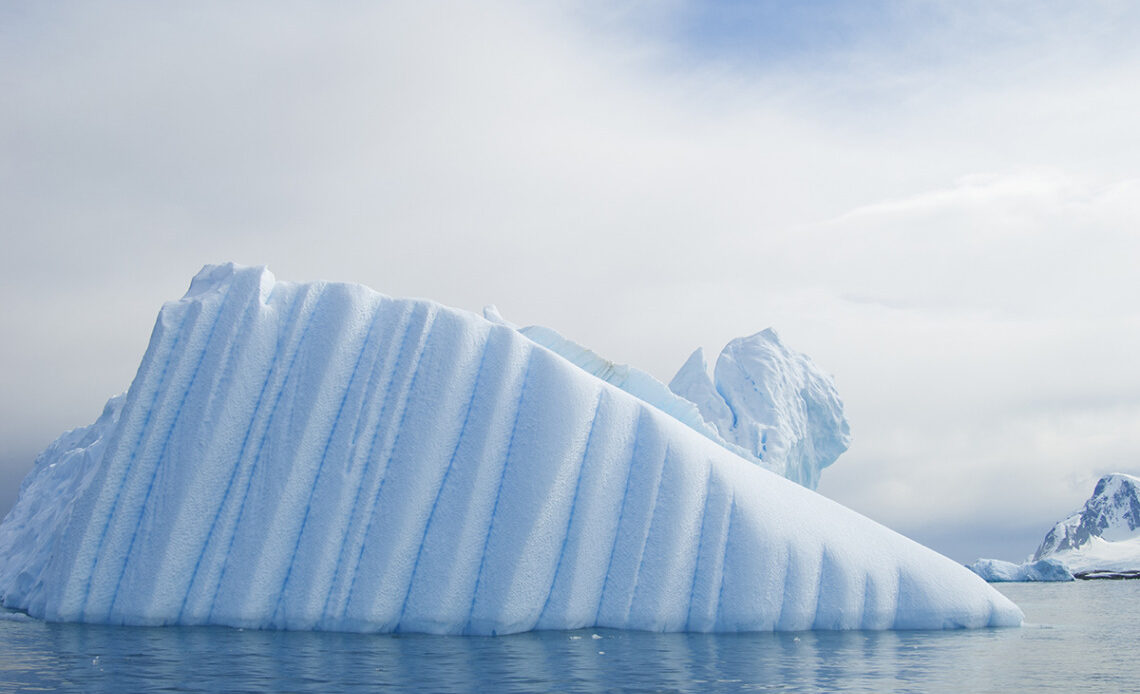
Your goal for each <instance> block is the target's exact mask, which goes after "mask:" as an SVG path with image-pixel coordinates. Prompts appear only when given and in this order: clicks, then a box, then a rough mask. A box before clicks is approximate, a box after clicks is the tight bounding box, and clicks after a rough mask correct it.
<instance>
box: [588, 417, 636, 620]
mask: <svg viewBox="0 0 1140 694" xmlns="http://www.w3.org/2000/svg"><path fill="white" fill-rule="evenodd" d="M637 414H638V417H637V430H636V433H635V434H634V435H633V450H632V451H631V453H630V456H629V460H627V461H626V464H625V487H624V491H623V492H622V495H621V506H620V510H619V511H618V521H617V526H616V528H615V531H614V539H613V543H612V544H611V545H610V554H609V559H608V560H607V561H606V577H605V579H604V580H603V581H602V592H601V595H600V596H599V597H598V609H597V611H596V612H595V614H594V624H598V625H601V624H603V622H602V608H603V606H604V605H605V603H606V596H607V595H609V588H610V576H611V575H612V573H613V568H614V557H616V556H617V546H618V541H619V540H620V539H621V528H622V523H623V521H624V520H625V507H626V502H627V501H628V500H629V490H630V482H631V481H632V480H633V472H634V467H635V465H636V463H637V456H638V453H639V452H640V450H641V446H642V444H643V441H644V439H643V437H642V433H641V432H642V431H643V425H644V423H645V421H646V419H647V418H648V417H649V413H648V411H646V410H645V409H643V408H638V413H637ZM645 438H648V436H646V437H645Z"/></svg>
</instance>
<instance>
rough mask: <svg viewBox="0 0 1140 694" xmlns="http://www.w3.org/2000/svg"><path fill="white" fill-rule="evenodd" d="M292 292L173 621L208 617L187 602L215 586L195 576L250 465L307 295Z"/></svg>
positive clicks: (217, 568) (217, 566)
mask: <svg viewBox="0 0 1140 694" xmlns="http://www.w3.org/2000/svg"><path fill="white" fill-rule="evenodd" d="M293 293H294V294H295V296H294V297H293V300H292V301H291V302H290V305H289V320H288V321H286V322H285V323H284V324H282V323H280V322H278V325H277V332H278V337H277V343H276V346H275V348H274V350H273V354H272V355H271V357H270V358H271V367H270V372H269V374H268V375H267V376H266V377H265V378H264V379H263V381H262V384H261V389H260V391H259V392H258V395H257V400H256V402H255V404H254V407H253V410H252V412H251V415H250V419H249V422H248V423H247V425H246V428H245V432H244V433H243V434H242V442H241V446H240V447H239V449H238V451H239V452H238V455H237V459H236V460H235V461H234V463H233V465H232V469H231V471H230V475H229V478H228V480H227V482H226V487H225V491H224V492H223V494H222V498H221V501H220V503H219V504H218V506H217V509H216V510H215V512H214V517H213V519H212V520H211V522H210V529H209V531H208V532H207V533H206V537H205V539H204V541H203V542H202V546H201V549H200V550H199V552H198V559H197V560H196V561H195V562H194V568H193V570H192V571H191V573H190V580H189V581H188V582H187V584H186V594H185V595H184V596H183V598H182V602H181V605H180V606H179V609H178V616H177V618H176V620H175V621H176V622H182V621H183V620H184V618H186V617H190V615H188V614H187V608H188V607H190V608H191V614H193V616H192V617H190V621H191V622H196V621H198V620H199V619H203V618H208V612H203V613H202V614H200V615H199V613H198V610H195V609H194V606H192V605H191V604H190V603H191V599H192V596H193V595H194V594H195V590H194V589H195V587H196V586H197V587H198V589H199V590H198V594H199V595H200V596H201V602H202V603H203V605H202V606H203V608H204V607H205V604H204V603H205V600H206V599H207V598H208V597H209V593H207V592H206V585H209V586H214V587H215V590H216V586H217V582H218V580H220V579H218V578H217V577H214V576H212V575H211V576H209V577H208V578H207V579H205V580H204V581H202V582H199V581H198V576H199V575H200V572H201V571H202V569H203V563H204V562H207V559H208V557H210V554H211V553H210V548H211V543H212V542H214V541H215V537H217V536H216V535H215V533H216V532H217V530H218V527H219V523H223V524H226V525H229V524H228V523H226V522H225V521H224V520H223V514H224V513H225V512H226V506H227V504H229V505H231V506H232V505H233V503H234V502H232V501H231V499H232V498H233V497H232V496H231V495H232V494H233V491H234V489H235V483H238V479H239V477H241V476H242V475H243V474H244V469H245V468H246V467H248V465H249V464H252V463H249V464H247V463H246V461H247V460H248V458H247V453H248V447H249V444H250V441H251V440H252V437H253V436H254V428H255V426H256V425H257V422H258V418H259V415H260V413H261V412H262V404H263V403H264V402H265V396H266V393H267V391H268V390H269V385H270V383H272V382H273V381H275V380H276V377H277V376H278V373H279V368H278V365H279V363H280V360H279V359H278V356H279V355H280V354H281V348H282V344H283V343H284V341H285V339H286V335H288V334H289V331H288V328H289V327H291V326H294V325H295V322H296V320H295V319H296V317H297V315H298V314H299V312H300V311H301V309H302V306H303V304H304V302H305V298H306V295H307V294H308V292H307V291H295V292H293ZM273 295H277V292H276V287H274V292H273ZM278 321H279V319H278ZM230 513H233V511H231V512H230ZM223 534H228V531H223ZM217 542H218V543H221V544H224V545H226V546H229V545H230V542H229V541H228V540H225V539H220V540H218V541H217ZM214 546H215V548H216V547H217V545H216V544H215V545H214ZM215 553H216V549H215ZM222 561H224V555H223V556H222V557H220V558H219V560H218V561H215V562H213V563H212V564H208V565H207V566H206V570H207V573H208V574H214V573H220V572H221V569H222ZM203 584H205V585H203Z"/></svg>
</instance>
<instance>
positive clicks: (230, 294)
mask: <svg viewBox="0 0 1140 694" xmlns="http://www.w3.org/2000/svg"><path fill="white" fill-rule="evenodd" d="M235 295H236V296H235ZM241 298H242V296H241V295H240V294H239V293H238V292H236V291H234V289H233V287H232V286H231V287H230V288H229V289H228V290H227V291H226V292H225V293H224V294H223V295H222V297H221V299H220V301H219V302H218V303H219V304H220V305H219V306H218V308H217V313H216V315H215V316H214V318H213V320H212V321H211V322H210V327H209V330H208V331H207V334H206V337H205V339H204V340H203V341H202V343H201V346H200V347H198V346H195V348H196V349H198V350H200V351H199V352H198V354H197V355H196V356H197V360H196V361H195V363H194V366H193V368H192V369H191V371H190V374H189V378H188V379H187V380H186V383H185V386H183V387H182V388H181V390H182V395H181V397H180V398H179V399H178V405H177V406H176V407H175V410H174V414H173V416H172V417H171V418H170V426H169V427H168V428H167V429H166V435H165V436H164V437H163V440H162V444H161V445H160V446H159V450H158V453H157V454H156V455H155V457H154V462H153V465H152V466H151V468H152V469H151V471H150V478H149V480H147V483H146V490H145V492H144V493H143V496H142V500H141V501H140V502H139V504H138V513H137V514H131V515H135V523H134V529H133V530H132V531H131V536H130V540H129V541H128V542H127V549H126V552H125V554H124V560H123V562H122V565H121V568H120V569H119V575H118V576H117V577H116V579H115V588H114V590H113V592H112V594H111V599H110V600H109V601H108V604H107V615H108V619H110V617H111V615H112V614H113V612H114V610H115V605H116V602H117V600H118V597H119V590H120V587H121V586H122V583H123V576H124V574H126V571H127V565H128V564H129V563H130V558H131V551H132V550H133V549H134V546H135V541H136V539H137V538H138V535H139V530H140V528H141V527H142V525H143V517H144V513H145V512H146V510H147V503H148V502H149V501H150V499H151V493H152V491H153V490H154V486H155V480H156V479H157V478H158V474H159V471H160V470H161V469H162V468H163V466H164V463H165V462H166V455H167V449H168V447H169V445H170V440H171V438H172V437H173V435H174V431H175V429H176V428H177V426H178V424H179V421H180V415H181V414H182V410H183V408H184V407H185V406H186V401H187V399H188V398H189V396H190V391H191V390H192V389H193V388H194V386H195V384H196V383H197V382H198V374H199V372H200V371H201V369H202V362H203V361H205V359H206V356H207V354H209V353H210V346H211V345H212V344H213V343H214V334H215V333H216V331H217V328H218V324H219V322H220V321H221V319H222V317H223V316H225V315H226V309H227V306H228V305H229V304H230V302H231V301H232V300H237V301H238V302H239V306H240V300H241ZM191 330H192V331H193V326H192V328H191ZM186 337H187V338H189V339H192V338H193V337H194V335H193V334H191V335H188V336H186ZM229 343H231V340H226V341H225V343H224V344H229ZM223 346H224V345H223ZM189 349H190V348H189V347H188V348H187V354H186V356H187V357H192V356H194V355H193V353H192V352H190V351H189ZM207 385H208V384H207ZM172 397H177V396H176V395H172ZM128 474H129V472H128ZM140 474H142V473H140ZM126 476H127V475H124V480H125V478H126ZM122 513H123V515H126V510H125V509H124V510H123V511H122ZM144 570H151V571H153V570H154V568H153V567H148V569H144Z"/></svg>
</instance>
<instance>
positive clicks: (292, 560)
mask: <svg viewBox="0 0 1140 694" xmlns="http://www.w3.org/2000/svg"><path fill="white" fill-rule="evenodd" d="M371 314H372V316H371V319H370V320H369V321H368V327H367V328H366V329H365V330H364V331H363V336H362V339H361V341H360V348H359V350H358V351H357V355H356V360H355V362H354V364H353V367H352V373H351V374H350V375H349V377H348V381H347V383H346V385H345V388H344V393H343V394H342V395H341V398H340V404H339V405H338V406H337V409H336V415H335V416H334V418H333V424H332V426H331V427H330V428H329V434H328V437H327V438H326V439H325V445H324V449H323V450H322V452H321V458H320V462H319V463H317V469H316V471H315V472H314V474H313V482H312V484H311V485H309V494H308V498H307V499H306V501H305V510H304V512H303V513H302V514H301V524H300V527H299V528H298V530H297V539H296V541H295V542H294V543H293V551H292V552H291V553H290V554H289V557H288V566H287V567H286V569H285V576H284V578H283V579H282V581H281V587H280V588H279V589H278V590H277V604H276V606H275V607H274V608H273V619H274V621H276V620H277V618H278V615H280V613H281V606H282V603H283V601H284V599H285V593H286V589H287V587H288V586H289V579H290V578H291V577H292V575H293V568H294V566H296V562H297V556H298V555H299V554H300V548H301V540H302V538H303V537H304V536H305V530H306V527H307V526H308V522H309V514H310V513H311V511H312V509H313V497H314V495H316V492H317V482H318V480H319V479H320V477H321V473H322V472H323V471H324V468H325V463H326V461H328V457H329V448H330V447H331V446H332V441H333V437H334V436H336V434H337V431H338V429H339V428H340V427H341V416H342V415H343V414H344V406H345V403H346V402H348V396H349V393H351V392H352V386H353V384H354V383H356V380H357V374H358V373H359V372H360V365H361V363H362V362H363V360H364V355H365V353H366V352H367V349H368V345H369V340H370V339H371V337H372V333H373V331H374V330H375V329H376V322H377V320H378V319H379V317H380V306H379V302H377V304H376V305H374V306H372V307H371Z"/></svg>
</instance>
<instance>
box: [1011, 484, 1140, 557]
mask: <svg viewBox="0 0 1140 694" xmlns="http://www.w3.org/2000/svg"><path fill="white" fill-rule="evenodd" d="M1046 557H1054V558H1057V559H1060V560H1062V561H1064V562H1065V563H1067V564H1068V565H1069V567H1070V568H1072V569H1073V570H1074V571H1078V572H1079V571H1091V570H1098V569H1099V570H1140V478H1136V477H1133V476H1132V475H1125V474H1122V473H1113V474H1110V475H1105V476H1104V477H1102V478H1100V480H1099V481H1097V483H1096V488H1095V489H1094V490H1093V495H1092V497H1090V498H1089V500H1088V501H1086V502H1085V505H1084V507H1083V508H1082V509H1081V510H1080V511H1077V512H1076V513H1074V514H1072V515H1071V516H1069V517H1068V518H1066V519H1065V520H1063V521H1061V522H1060V523H1057V524H1056V525H1055V526H1053V528H1052V529H1051V530H1050V531H1049V532H1048V534H1046V535H1045V539H1044V540H1043V541H1042V542H1041V546H1040V547H1038V548H1037V552H1036V553H1035V554H1034V555H1033V558H1034V559H1044V558H1046Z"/></svg>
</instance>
